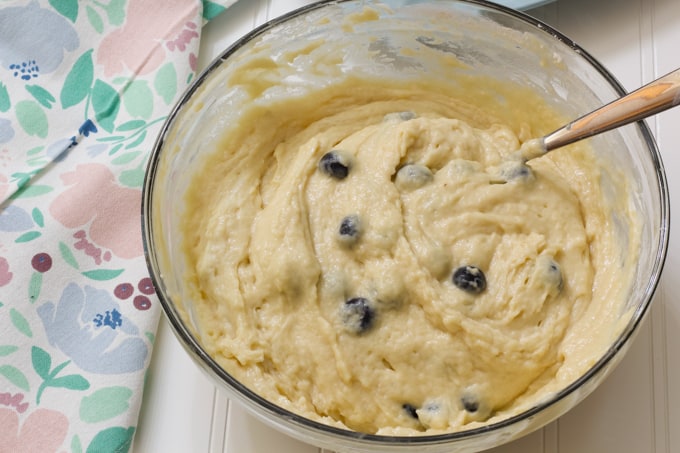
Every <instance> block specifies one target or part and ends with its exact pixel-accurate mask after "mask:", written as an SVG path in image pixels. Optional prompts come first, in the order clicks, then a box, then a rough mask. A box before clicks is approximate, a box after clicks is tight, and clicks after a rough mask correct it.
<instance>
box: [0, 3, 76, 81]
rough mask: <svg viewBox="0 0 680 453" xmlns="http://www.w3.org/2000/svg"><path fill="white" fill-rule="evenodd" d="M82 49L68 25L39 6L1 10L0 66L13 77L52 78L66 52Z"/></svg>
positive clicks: (26, 78)
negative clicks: (46, 75)
mask: <svg viewBox="0 0 680 453" xmlns="http://www.w3.org/2000/svg"><path fill="white" fill-rule="evenodd" d="M79 45H80V41H79V39H78V34H77V33H76V31H75V29H74V28H73V26H72V25H71V24H70V23H69V21H68V20H66V19H65V18H64V17H62V16H61V15H59V14H58V13H56V12H54V11H52V10H50V9H43V8H40V6H39V5H38V2H35V1H34V2H31V3H29V4H28V5H26V6H13V7H7V8H0V64H2V66H4V67H5V68H7V69H9V70H10V72H11V73H12V75H13V76H14V77H17V78H21V79H23V80H31V79H33V78H35V77H37V76H38V74H49V73H51V72H53V71H55V70H56V69H57V68H58V67H59V65H60V64H61V62H62V60H63V58H64V50H66V51H73V50H75V49H77V48H78V46H79Z"/></svg>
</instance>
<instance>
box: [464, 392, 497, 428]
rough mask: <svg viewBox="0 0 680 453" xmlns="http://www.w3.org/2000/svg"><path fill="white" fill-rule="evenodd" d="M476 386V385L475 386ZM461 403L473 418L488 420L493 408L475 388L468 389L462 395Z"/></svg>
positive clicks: (468, 415)
mask: <svg viewBox="0 0 680 453" xmlns="http://www.w3.org/2000/svg"><path fill="white" fill-rule="evenodd" d="M473 387H474V386H473ZM460 404H461V406H462V407H463V409H464V410H465V412H467V417H468V418H469V419H471V420H478V421H480V420H486V419H488V418H489V416H491V412H492V408H491V406H489V405H488V404H486V403H485V402H484V400H482V399H480V397H479V394H478V393H477V392H476V391H475V390H471V389H469V388H468V389H467V390H465V391H464V392H463V394H462V396H461V397H460Z"/></svg>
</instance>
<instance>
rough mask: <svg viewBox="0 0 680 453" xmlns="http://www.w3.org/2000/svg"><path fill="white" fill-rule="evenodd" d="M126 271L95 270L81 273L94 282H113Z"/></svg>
mask: <svg viewBox="0 0 680 453" xmlns="http://www.w3.org/2000/svg"><path fill="white" fill-rule="evenodd" d="M124 270H125V269H95V270H93V271H85V272H81V273H82V274H83V275H84V276H85V277H87V278H89V279H92V280H99V281H104V280H112V279H114V278H116V277H118V276H119V275H120V274H122V273H123V271H124Z"/></svg>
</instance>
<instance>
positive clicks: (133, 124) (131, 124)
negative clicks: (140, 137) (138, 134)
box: [116, 120, 146, 132]
mask: <svg viewBox="0 0 680 453" xmlns="http://www.w3.org/2000/svg"><path fill="white" fill-rule="evenodd" d="M142 126H146V121H144V120H130V121H126V122H124V123H123V124H120V125H119V126H118V127H117V128H116V130H117V131H118V132H127V131H134V130H135V129H139V128H140V127H142Z"/></svg>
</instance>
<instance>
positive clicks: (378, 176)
mask: <svg viewBox="0 0 680 453" xmlns="http://www.w3.org/2000/svg"><path fill="white" fill-rule="evenodd" d="M510 92H513V93H515V96H516V98H515V99H514V100H513V102H514V104H513V105H512V109H509V108H508V107H507V104H505V105H503V104H500V103H499V104H495V103H494V100H493V99H494V97H493V96H490V97H489V98H486V99H479V102H478V103H476V104H475V99H465V96H463V95H461V96H460V97H456V96H455V94H452V93H447V92H446V91H445V90H441V89H439V88H437V89H435V88H434V85H428V84H426V83H424V84H422V85H415V84H408V85H407V86H400V85H399V84H398V83H395V84H392V85H386V84H385V83H378V82H371V81H368V80H348V81H347V82H346V84H344V85H334V86H331V87H327V88H323V89H319V90H317V91H315V92H313V93H311V94H309V95H305V96H300V97H297V98H291V99H288V100H280V101H273V102H272V103H271V104H269V105H262V104H257V105H255V104H254V105H253V106H252V107H251V108H250V109H249V110H247V111H245V112H243V117H242V120H241V121H240V123H238V124H235V125H234V127H233V128H232V129H231V130H230V131H228V132H227V134H226V135H225V137H224V139H223V140H222V144H221V146H220V149H219V150H218V152H216V153H215V154H214V155H211V156H210V157H209V158H208V159H207V161H206V164H205V166H204V168H203V170H202V171H201V172H199V173H198V174H197V175H196V176H195V184H194V185H193V186H192V187H191V189H190V191H189V193H188V195H187V199H186V206H187V211H186V212H185V214H184V219H185V220H184V235H185V244H184V247H185V253H186V255H187V257H188V262H189V265H190V271H189V274H188V276H187V282H188V283H189V285H190V287H191V288H192V299H193V303H194V304H195V306H196V311H197V313H198V315H199V325H200V326H201V331H202V334H203V341H204V343H205V345H206V347H207V349H208V351H209V352H210V353H211V354H212V355H213V356H214V357H215V358H217V360H218V361H219V362H220V363H221V364H222V365H223V366H224V368H225V369H226V370H228V371H229V372H230V373H232V374H233V375H234V376H236V377H237V378H238V379H240V380H242V381H243V382H244V383H245V384H246V385H247V386H249V387H250V388H251V389H253V390H254V391H255V392H257V393H259V394H261V395H262V396H264V397H266V398H268V399H269V400H271V401H273V402H274V403H276V404H279V405H281V406H283V407H285V408H287V409H290V410H292V411H294V412H297V413H300V414H303V415H305V416H307V417H310V418H312V419H315V420H320V421H322V422H325V423H329V424H332V425H335V426H343V427H348V428H350V429H353V430H358V431H363V432H369V433H380V434H396V435H417V434H422V433H428V434H433V433H439V432H446V431H455V430H461V429H467V428H470V427H473V426H479V424H484V423H491V422H494V421H498V420H500V419H502V418H504V417H507V416H509V415H512V414H514V413H517V412H518V411H521V410H522V409H526V408H527V407H530V406H532V405H533V404H535V403H536V402H537V401H539V400H540V399H541V398H544V397H546V396H547V395H549V394H550V393H551V392H554V391H556V390H559V389H560V388H562V387H563V386H564V385H565V384H568V383H571V382H572V381H573V380H574V379H576V378H577V377H578V376H580V375H581V373H583V372H584V371H585V370H586V369H588V368H589V367H590V366H592V364H593V363H594V362H595V361H596V360H597V359H598V358H599V357H600V355H601V353H602V352H603V348H605V347H606V345H607V344H608V342H609V341H610V339H611V338H612V336H613V335H614V334H615V333H616V326H615V324H616V323H615V320H616V319H617V318H618V316H619V310H620V309H621V308H620V307H621V306H622V303H623V299H624V297H625V295H626V291H627V288H628V284H627V283H626V282H628V281H629V279H630V275H629V274H630V272H631V270H632V269H631V268H632V266H631V265H630V264H626V265H623V263H624V261H625V262H626V263H631V262H634V256H632V255H631V254H634V252H631V251H630V250H635V247H636V242H635V241H634V240H633V241H621V240H620V239H621V238H619V237H617V234H616V233H615V231H614V226H613V225H612V222H611V220H610V219H611V210H612V209H615V210H617V212H618V213H619V215H621V213H622V212H623V215H624V217H623V218H624V219H626V220H627V221H628V222H630V223H631V224H634V223H635V221H634V219H633V217H632V216H631V217H628V218H626V217H625V216H630V214H629V213H628V211H627V208H626V206H627V201H626V200H618V201H617V200H607V201H605V199H604V197H603V194H602V193H601V189H600V180H601V177H602V175H601V173H600V170H599V168H600V167H598V165H597V162H596V161H595V158H594V156H593V154H592V152H591V150H590V149H589V148H588V147H587V146H583V145H582V146H571V147H570V148H567V149H565V150H562V151H556V152H553V153H551V154H549V155H548V156H546V157H543V158H540V159H536V160H533V161H531V162H530V163H529V164H528V166H527V165H523V164H522V162H520V161H516V160H513V159H512V157H511V156H512V155H513V153H514V152H516V151H517V150H518V149H519V147H520V145H521V142H523V141H525V140H527V139H529V138H531V137H532V136H539V135H540V134H543V133H545V132H548V131H550V130H552V128H554V127H555V126H557V125H559V124H560V118H559V117H558V116H557V115H556V114H555V113H554V112H551V111H550V109H549V108H547V107H546V106H545V105H544V104H542V102H541V101H540V98H539V97H538V96H537V95H530V94H528V93H516V92H515V91H513V90H510V91H509V93H510ZM622 245H623V246H625V247H630V250H628V249H626V250H622V249H621V246H622Z"/></svg>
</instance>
